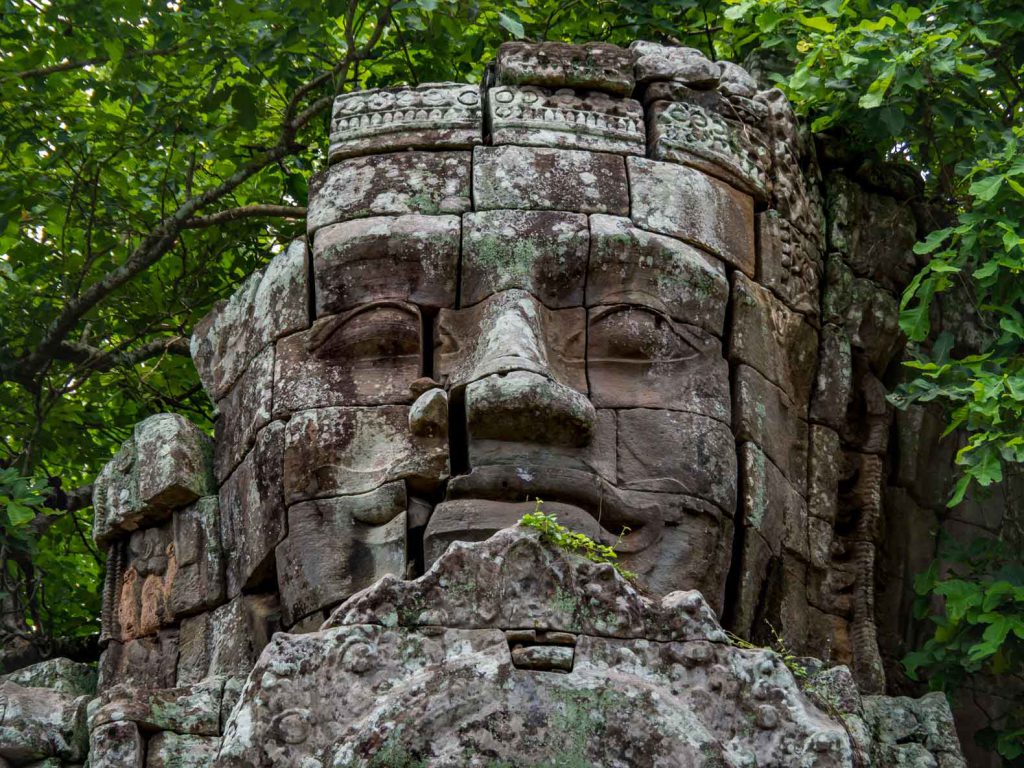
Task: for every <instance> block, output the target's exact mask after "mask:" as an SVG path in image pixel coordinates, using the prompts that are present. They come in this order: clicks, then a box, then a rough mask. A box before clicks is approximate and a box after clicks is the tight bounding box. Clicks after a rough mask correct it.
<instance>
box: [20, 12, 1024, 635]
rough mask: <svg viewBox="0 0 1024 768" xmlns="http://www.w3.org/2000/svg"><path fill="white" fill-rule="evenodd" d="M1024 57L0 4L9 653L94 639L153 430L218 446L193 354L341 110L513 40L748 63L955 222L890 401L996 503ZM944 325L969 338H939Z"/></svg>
mask: <svg viewBox="0 0 1024 768" xmlns="http://www.w3.org/2000/svg"><path fill="white" fill-rule="evenodd" d="M1022 30H1024V8H1022V7H1021V6H1020V5H1019V3H1016V2H1015V1H1014V0H993V1H991V2H986V3H983V4H980V3H973V2H967V1H966V0H948V1H947V2H921V3H915V4H910V5H904V4H901V3H893V2H876V1H874V0H807V1H801V2H797V0H700V1H699V0H604V1H602V0H588V1H587V2H582V1H581V0H568V2H566V1H565V0H560V1H558V2H554V1H552V0H517V2H515V3H504V2H493V1H492V0H401V2H398V1H397V0H350V1H349V2H342V1H340V0H329V1H328V2H325V3H323V2H312V1H311V0H293V1H292V2H281V0H257V1H256V2H238V1H237V0H221V1H219V2H218V1H215V0H196V1H195V2H192V1H189V0H184V1H182V2H179V3H164V4H160V3H156V2H152V1H151V0H128V1H127V2H124V1H122V2H117V3H111V2H107V1H106V0H99V1H98V2H97V1H93V2H88V3H87V2H83V1H82V0H66V1H65V2H61V3H59V4H53V3H51V2H49V0H9V1H8V3H7V4H6V5H5V10H4V13H3V16H2V17H0V99H2V106H3V109H2V111H0V124H2V128H0V424H2V428H0V469H2V472H3V474H0V501H2V504H0V536H2V539H0V547H2V548H3V556H4V563H3V569H4V570H3V577H4V581H3V584H2V585H0V590H2V591H0V611H2V612H3V613H2V616H0V633H7V634H8V635H20V636H22V638H23V639H25V640H26V642H30V643H35V644H39V643H40V642H41V641H42V640H52V639H53V638H57V637H61V636H69V635H86V634H90V633H92V632H94V631H95V629H96V625H95V619H94V617H96V616H97V615H98V613H99V611H98V594H99V577H98V574H99V567H100V560H101V556H100V553H97V552H95V550H94V548H93V547H92V544H91V541H90V539H89V535H88V531H89V524H90V523H89V518H90V515H89V512H88V509H87V507H88V483H89V481H90V479H91V478H92V477H93V476H94V475H95V473H96V471H97V470H98V469H99V467H100V466H102V464H103V463H104V462H105V461H106V460H107V459H108V458H109V457H110V455H111V454H112V453H113V451H114V449H115V448H116V446H117V444H119V443H120V442H121V441H122V440H123V439H125V438H126V437H127V436H128V435H129V434H130V430H131V427H132V425H133V424H134V423H135V422H136V421H138V420H140V419H141V418H144V417H145V416H146V415H148V414H150V413H153V412H158V411H163V410H173V411H178V412H181V413H184V414H185V415H187V416H189V417H190V418H192V419H193V420H195V421H196V422H197V423H199V424H200V425H204V426H209V419H210V414H211V404H210V403H209V402H208V401H207V399H206V397H205V395H204V393H203V392H202V390H201V388H200V387H199V385H198V382H197V379H196V376H195V373H194V370H193V369H192V366H191V363H190V362H189V360H188V357H187V338H188V336H189V334H190V331H191V328H192V325H193V324H194V322H195V321H196V320H197V319H198V318H199V317H201V316H202V315H203V314H204V313H205V312H206V311H207V310H208V308H209V307H210V305H211V304H212V302H213V301H215V300H216V299H218V298H221V297H224V296H226V295H228V294H230V293H231V291H232V290H233V287H234V286H235V285H236V284H237V283H238V281H240V279H241V278H243V277H244V276H245V275H247V274H248V273H249V272H250V271H251V270H252V269H253V268H254V267H256V266H257V265H259V264H261V263H263V262H264V261H265V259H266V257H267V255H268V254H270V253H273V252H275V251H276V250H277V249H279V248H280V247H281V246H282V244H283V243H284V242H286V241H288V240H289V239H291V238H292V237H294V236H296V235H298V234H300V233H301V231H302V218H303V215H304V212H305V208H304V206H305V204H306V182H307V179H308V177H309V175H310V173H311V171H312V170H313V169H315V168H317V167H319V166H320V165H322V164H323V162H324V154H323V148H324V145H325V143H326V142H325V137H326V132H327V131H326V129H327V119H328V112H329V105H330V103H331V100H332V99H333V97H334V96H335V95H336V94H337V93H339V92H343V91H346V90H349V89H353V88H361V87H375V86H386V85H396V84H401V83H418V82H428V81H438V80H451V79H456V80H459V79H477V78H479V76H480V73H481V66H482V62H484V61H486V60H487V59H488V58H490V57H491V56H492V55H493V53H494V50H495V48H496V46H497V45H498V44H499V43H500V42H502V41H503V40H507V39H512V38H519V37H525V38H529V39H561V40H570V41H583V40H608V41H611V42H628V41H630V40H632V39H637V38H642V39H654V40H659V41H663V42H670V43H675V44H682V45H688V46H692V47H698V48H701V49H703V50H704V51H705V52H706V53H709V54H711V55H713V56H715V57H718V58H730V59H733V60H737V61H743V60H744V59H747V58H748V57H750V56H755V57H756V58H757V60H759V61H761V62H763V66H761V67H760V68H761V69H762V70H763V71H772V72H775V73H776V74H775V75H774V77H775V79H776V81H777V83H778V85H779V86H780V87H781V88H783V90H785V91H786V93H787V94H788V95H789V97H790V98H791V99H792V101H793V102H794V104H795V105H796V106H797V108H798V110H799V111H800V112H801V113H802V114H803V115H805V116H806V118H807V120H808V121H809V122H810V124H811V127H812V128H813V130H814V131H816V132H819V133H820V134H821V135H822V140H823V146H824V147H825V148H826V149H828V150H829V151H831V150H832V149H835V148H837V147H842V148H845V150H846V152H847V154H848V155H849V156H851V157H865V158H874V159H876V160H881V159H887V160H889V161H890V162H892V163H895V164H897V165H902V166H903V167H905V168H906V169H908V170H909V171H910V172H911V173H913V174H915V175H916V176H917V177H919V178H920V179H921V180H922V181H923V186H924V189H925V193H926V195H927V196H929V197H930V198H931V199H933V200H937V201H939V202H940V203H942V204H944V205H945V206H946V207H947V209H948V211H949V220H948V222H945V223H944V224H943V225H942V228H941V229H939V230H938V231H936V232H933V233H931V234H930V235H929V236H928V238H927V239H925V240H924V241H923V242H922V243H920V244H919V245H918V246H917V249H916V250H917V253H918V255H919V257H920V259H921V262H922V264H924V268H923V269H922V271H921V272H920V274H918V275H917V277H916V278H915V279H914V281H913V282H912V283H911V285H910V287H909V288H908V290H907V292H906V293H905V295H904V297H903V302H902V318H901V321H902V325H903V329H904V331H905V333H906V334H907V336H908V338H909V339H910V340H911V341H912V342H913V347H912V349H913V353H914V355H915V359H914V360H913V361H912V362H911V365H910V372H911V374H912V375H911V376H909V377H908V381H907V383H906V384H905V385H904V386H903V387H902V388H901V389H900V391H899V392H897V393H896V394H895V396H894V401H895V402H896V403H897V404H898V405H900V406H905V405H907V404H910V403H915V402H936V403H940V404H942V405H944V406H945V407H946V408H947V411H948V413H949V414H950V428H951V429H952V428H958V429H960V430H962V431H965V432H966V434H967V436H968V437H967V443H966V445H965V446H964V448H963V450H961V451H960V453H959V454H958V457H957V461H958V463H959V464H960V466H961V468H962V475H961V478H960V481H959V483H958V485H957V489H956V493H955V495H954V497H953V498H952V499H951V504H955V503H957V502H958V501H959V500H960V499H961V498H962V497H963V495H964V493H965V492H966V491H967V490H968V487H969V485H970V484H972V483H975V484H977V485H979V486H987V485H990V484H992V483H994V482H997V481H999V480H1000V479H1001V478H1002V477H1003V474H1004V472H1005V470H1006V468H1007V467H1008V466H1010V465H1012V464H1015V463H1019V462H1021V461H1022V460H1024V426H1022V423H1024V418H1022V416H1024V413H1022V409H1024V371H1022V351H1021V350H1022V339H1024V316H1022V312H1024V307H1022V304H1024V280H1022V279H1021V270H1022V266H1024V250H1022V249H1024V224H1022V222H1024V158H1022V156H1021V155H1020V153H1019V151H1018V144H1019V141H1020V139H1021V131H1022V130H1024V129H1022V125H1021V123H1022V121H1021V119H1020V117H1021V110H1022V102H1024V86H1022V83H1021V66H1022V62H1024V32H1022ZM939 305H942V306H943V307H944V311H943V316H944V317H948V316H949V315H950V312H949V308H950V307H954V306H961V305H962V306H963V307H965V312H964V318H965V319H964V324H963V325H964V326H967V325H970V326H971V327H976V328H977V333H974V334H973V335H972V334H967V333H964V332H963V328H958V327H954V326H952V325H951V324H950V323H948V322H947V323H946V325H944V326H942V327H939V326H937V325H936V319H937V317H938V312H937V308H938V306H939ZM938 594H940V595H941V594H942V593H938ZM1002 605H1003V604H1002V603H1000V604H999V605H997V606H995V610H997V611H998V610H1001V607H1000V606H1002ZM940 629H941V627H940ZM936 638H939V633H937V634H936ZM937 642H942V641H941V640H938V639H937ZM44 644H45V643H44Z"/></svg>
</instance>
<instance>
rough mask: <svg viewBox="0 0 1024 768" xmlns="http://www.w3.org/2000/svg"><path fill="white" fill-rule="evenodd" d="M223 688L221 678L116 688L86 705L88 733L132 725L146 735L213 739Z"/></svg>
mask: <svg viewBox="0 0 1024 768" xmlns="http://www.w3.org/2000/svg"><path fill="white" fill-rule="evenodd" d="M223 688H224V680H223V678H213V679H211V680H207V681H204V682H202V683H198V684H196V685H191V686H184V687H181V688H161V689H159V690H146V689H138V688H134V687H132V686H127V685H116V686H114V687H112V688H108V689H107V690H105V691H104V692H103V693H102V694H101V695H100V697H99V698H98V699H96V700H94V701H93V702H92V703H91V704H90V705H89V730H91V731H95V730H96V729H98V728H102V727H103V726H104V725H107V724H108V723H119V722H132V723H135V724H136V725H138V726H139V727H140V728H142V729H143V730H146V731H150V732H151V731H174V732H175V733H185V734H194V735H197V736H217V735H219V733H220V704H221V693H222V691H223Z"/></svg>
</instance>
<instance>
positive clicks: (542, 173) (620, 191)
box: [473, 145, 629, 216]
mask: <svg viewBox="0 0 1024 768" xmlns="http://www.w3.org/2000/svg"><path fill="white" fill-rule="evenodd" d="M473 207H474V208H475V209H476V210H478V211H482V210H491V209H495V208H512V209H516V208H522V209H526V210H548V211H551V210H554V211H574V212H577V213H611V214H615V215H617V216H625V215H627V214H628V212H629V188H628V186H627V182H626V168H625V165H624V164H623V160H622V157H621V156H619V155H612V154H608V153H605V152H586V151H584V150H578V149H549V148H543V147H538V148H533V147H516V146H511V145H504V146H500V147H477V148H476V149H475V150H473Z"/></svg>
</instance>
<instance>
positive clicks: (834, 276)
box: [822, 255, 901, 372]
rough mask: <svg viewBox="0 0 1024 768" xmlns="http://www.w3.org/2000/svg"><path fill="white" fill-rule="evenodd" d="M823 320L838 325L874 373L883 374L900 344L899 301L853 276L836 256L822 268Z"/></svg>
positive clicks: (873, 285) (884, 291) (873, 284)
mask: <svg viewBox="0 0 1024 768" xmlns="http://www.w3.org/2000/svg"><path fill="white" fill-rule="evenodd" d="M822 310H823V314H824V319H825V320H826V321H828V322H832V323H835V324H837V325H839V326H841V327H842V328H843V329H844V330H845V331H846V335H847V336H848V337H849V339H850V344H851V345H852V346H853V347H854V348H855V349H859V350H862V351H864V352H865V353H867V359H868V360H869V361H870V362H871V365H872V367H873V368H874V369H875V370H876V371H879V372H881V371H884V369H885V367H886V365H888V363H889V361H890V360H891V359H892V356H893V354H894V352H895V350H896V347H897V344H898V343H899V341H900V338H901V336H900V327H899V315H900V313H899V302H898V301H897V300H896V297H895V296H894V295H893V294H891V293H889V292H888V291H886V290H882V289H880V287H879V285H878V284H876V283H874V282H872V281H871V280H866V279H864V278H859V277H854V276H853V272H852V271H851V270H850V268H849V267H848V266H847V265H846V264H845V263H844V262H843V261H842V259H840V258H839V257H838V256H835V255H832V256H829V258H828V260H827V262H826V265H825V295H824V301H823V305H822Z"/></svg>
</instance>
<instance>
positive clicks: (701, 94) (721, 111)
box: [643, 65, 775, 191]
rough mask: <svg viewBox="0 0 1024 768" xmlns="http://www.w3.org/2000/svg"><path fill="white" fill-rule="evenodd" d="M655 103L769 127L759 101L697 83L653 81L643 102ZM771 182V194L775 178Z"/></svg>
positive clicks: (645, 104) (646, 103)
mask: <svg viewBox="0 0 1024 768" xmlns="http://www.w3.org/2000/svg"><path fill="white" fill-rule="evenodd" d="M712 66H714V65H712ZM716 71H717V67H716ZM658 101H675V102H686V103H687V104H695V105H697V106H699V107H701V108H702V109H705V110H707V111H709V112H713V113H715V114H716V115H718V116H719V117H724V118H725V119H726V120H732V121H738V122H740V123H743V124H745V125H750V126H754V127H755V128H759V129H764V128H766V127H769V125H770V124H769V123H768V113H769V110H768V107H767V106H766V105H765V104H763V103H762V102H761V101H760V99H746V98H738V97H735V96H733V97H728V96H726V95H725V94H723V93H720V92H719V91H718V90H716V89H703V88H700V87H699V86H698V85H697V84H693V85H690V84H687V83H681V82H677V81H671V80H656V81H653V82H651V83H649V84H648V85H647V88H646V89H645V90H644V93H643V103H644V106H645V107H649V106H651V105H652V104H654V103H655V102H658ZM772 182H773V183H772V189H773V191H774V189H775V179H773V180H772Z"/></svg>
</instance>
